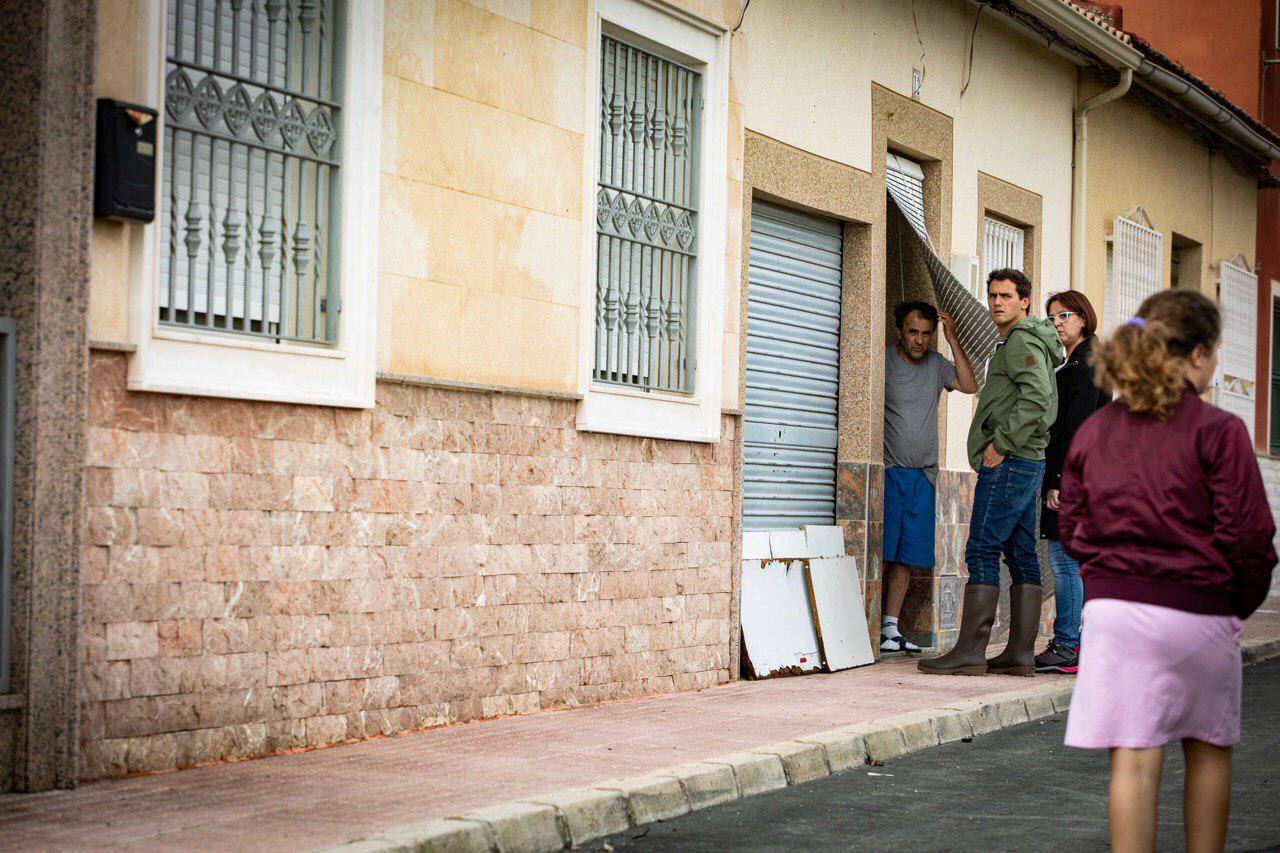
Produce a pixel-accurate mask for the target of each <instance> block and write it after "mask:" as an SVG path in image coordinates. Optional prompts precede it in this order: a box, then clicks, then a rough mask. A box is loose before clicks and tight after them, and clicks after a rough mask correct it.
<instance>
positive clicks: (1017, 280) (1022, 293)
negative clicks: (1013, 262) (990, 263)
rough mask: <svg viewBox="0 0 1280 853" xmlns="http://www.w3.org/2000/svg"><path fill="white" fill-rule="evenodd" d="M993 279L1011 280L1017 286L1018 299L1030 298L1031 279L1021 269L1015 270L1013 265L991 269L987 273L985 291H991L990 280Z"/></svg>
mask: <svg viewBox="0 0 1280 853" xmlns="http://www.w3.org/2000/svg"><path fill="white" fill-rule="evenodd" d="M993 281H1011V282H1013V284H1014V286H1015V287H1017V288H1018V298H1019V299H1030V298H1031V279H1029V278H1027V274H1026V273H1024V272H1023V271H1022V270H1015V269H1014V268H1013V267H1005V268H1004V269H1002V270H992V271H991V272H990V273H988V274H987V292H988V293H990V292H991V282H993Z"/></svg>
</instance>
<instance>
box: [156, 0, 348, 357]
mask: <svg viewBox="0 0 1280 853" xmlns="http://www.w3.org/2000/svg"><path fill="white" fill-rule="evenodd" d="M341 5H342V3H341V0H168V2H167V7H168V17H167V26H166V40H165V45H166V58H167V62H166V79H165V96H164V100H165V122H166V126H165V136H164V146H165V147H164V163H163V164H162V166H161V171H162V181H163V191H162V193H161V200H160V207H161V210H160V214H161V217H160V222H161V223H163V226H162V228H163V237H162V239H163V241H164V245H163V247H162V252H161V262H160V292H159V300H158V304H159V319H160V322H161V323H163V324H166V325H175V326H182V327H197V328H201V329H208V330H211V331H220V332H234V333H237V334H245V335H253V336H258V337H265V338H270V339H272V340H291V341H303V342H308V343H330V342H332V341H333V339H334V337H335V335H336V329H337V322H336V321H337V315H338V309H339V305H338V299H337V298H336V294H335V293H334V292H333V288H332V282H333V275H332V270H333V269H335V266H336V263H335V262H336V258H335V257H334V255H335V253H336V248H337V247H336V246H334V245H333V244H332V242H331V240H330V239H329V235H330V231H331V230H332V227H333V224H334V222H335V219H336V213H337V210H336V204H335V196H336V192H335V188H336V183H335V181H336V179H337V171H338V165H339V152H340V146H339V139H338V127H339V121H338V110H339V93H338V92H337V91H336V88H335V83H334V81H335V79H336V76H337V65H338V61H337V59H338V58H337V56H336V51H335V34H336V33H337V32H338V30H339V28H340V26H341V21H340V20H339V19H338V15H339V13H340V12H341V9H340V7H341Z"/></svg>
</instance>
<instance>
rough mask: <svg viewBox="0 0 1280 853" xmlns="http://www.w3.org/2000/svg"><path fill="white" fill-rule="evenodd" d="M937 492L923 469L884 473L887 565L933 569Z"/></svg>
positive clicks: (887, 471) (894, 470)
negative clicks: (894, 564) (897, 564)
mask: <svg viewBox="0 0 1280 853" xmlns="http://www.w3.org/2000/svg"><path fill="white" fill-rule="evenodd" d="M936 496H937V489H936V488H935V487H934V485H933V483H931V482H929V477H928V475H927V474H925V472H924V471H923V470H922V469H920V468H886V469H885V470H884V561H885V562H886V563H902V564H903V565H906V566H919V567H920V568H924V569H932V568H933V566H934V556H933V546H934V538H935V533H934V530H935V528H934V507H935V499H936Z"/></svg>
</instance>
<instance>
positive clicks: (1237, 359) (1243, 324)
mask: <svg viewBox="0 0 1280 853" xmlns="http://www.w3.org/2000/svg"><path fill="white" fill-rule="evenodd" d="M1257 298H1258V277H1257V276H1256V275H1254V274H1253V273H1252V272H1251V271H1250V270H1249V269H1248V268H1247V266H1246V265H1245V264H1244V263H1233V262H1231V261H1223V262H1222V265H1221V276H1220V280H1219V284H1218V299H1219V301H1220V302H1221V304H1222V320H1223V322H1222V353H1221V360H1220V362H1219V365H1220V366H1219V369H1218V370H1219V374H1218V376H1219V379H1218V405H1219V406H1221V407H1222V408H1223V409H1226V410H1227V411H1228V412H1232V413H1234V414H1236V415H1239V416H1240V418H1241V419H1242V420H1243V421H1244V423H1245V426H1247V427H1248V428H1249V436H1250V437H1251V438H1252V437H1253V426H1254V424H1253V419H1254V412H1255V407H1256V405H1257V396H1258V386H1257V383H1256V382H1255V376H1256V370H1257V366H1256V362H1255V359H1256V358H1257V354H1258V346H1257V340H1258V330H1257V325H1256V321H1255V317H1256V303H1257Z"/></svg>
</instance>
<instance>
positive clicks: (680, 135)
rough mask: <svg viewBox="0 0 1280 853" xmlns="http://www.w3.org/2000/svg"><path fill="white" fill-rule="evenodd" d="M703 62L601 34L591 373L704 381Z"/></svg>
mask: <svg viewBox="0 0 1280 853" xmlns="http://www.w3.org/2000/svg"><path fill="white" fill-rule="evenodd" d="M701 82H702V75H701V73H700V72H699V71H697V70H695V69H692V68H689V67H686V66H684V65H682V64H680V63H678V62H675V61H673V60H671V59H668V58H665V57H663V56H659V55H657V54H655V53H653V52H651V51H649V50H645V49H642V48H640V47H637V46H635V45H633V44H629V43H628V42H626V41H624V40H622V39H620V38H616V37H614V36H612V35H610V34H609V33H604V34H603V35H602V36H601V44H600V122H599V133H600V164H599V172H598V177H597V192H596V266H597V269H596V300H595V301H596V323H595V361H594V368H593V376H594V378H595V379H596V380H597V381H600V382H606V383H610V384H617V385H626V386H632V387H636V388H642V389H645V390H658V391H669V392H678V393H688V392H692V391H693V390H694V380H695V377H694V371H695V366H696V359H695V354H694V347H693V346H692V341H693V331H694V330H693V328H692V327H693V320H694V305H695V296H696V291H697V281H696V277H695V272H696V268H697V263H696V261H697V255H698V249H699V247H698V239H697V236H698V193H697V186H698V157H697V148H696V147H695V144H694V141H695V140H696V139H697V138H698V136H699V134H700V132H701V131H700V128H699V116H700V112H701V97H702V96H701Z"/></svg>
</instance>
